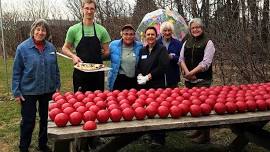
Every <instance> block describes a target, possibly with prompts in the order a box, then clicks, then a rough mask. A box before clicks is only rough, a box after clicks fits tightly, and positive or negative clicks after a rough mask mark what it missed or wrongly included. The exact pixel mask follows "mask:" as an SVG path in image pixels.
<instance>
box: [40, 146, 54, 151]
mask: <svg viewBox="0 0 270 152" xmlns="http://www.w3.org/2000/svg"><path fill="white" fill-rule="evenodd" d="M37 150H38V151H39V152H52V150H51V148H50V147H49V146H45V147H38V148H37Z"/></svg>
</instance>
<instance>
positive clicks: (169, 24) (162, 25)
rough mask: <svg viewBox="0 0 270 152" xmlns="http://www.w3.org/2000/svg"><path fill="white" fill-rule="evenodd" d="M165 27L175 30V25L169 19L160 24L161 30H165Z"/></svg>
mask: <svg viewBox="0 0 270 152" xmlns="http://www.w3.org/2000/svg"><path fill="white" fill-rule="evenodd" d="M165 29H169V30H172V32H174V26H173V24H172V23H171V22H169V21H166V22H163V23H162V24H161V25H160V31H161V32H163V31H164V30H165Z"/></svg>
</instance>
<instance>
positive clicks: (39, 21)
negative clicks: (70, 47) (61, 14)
mask: <svg viewBox="0 0 270 152" xmlns="http://www.w3.org/2000/svg"><path fill="white" fill-rule="evenodd" d="M38 26H41V27H43V28H45V29H46V37H45V39H46V40H48V38H49V37H50V35H51V33H50V29H49V24H48V22H47V21H46V20H44V19H37V20H36V21H35V22H34V23H33V24H32V25H31V30H30V36H31V37H33V36H34V32H35V29H36V28H37V27H38Z"/></svg>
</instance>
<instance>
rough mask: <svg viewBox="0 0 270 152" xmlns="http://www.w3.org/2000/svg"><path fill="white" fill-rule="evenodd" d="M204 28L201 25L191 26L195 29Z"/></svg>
mask: <svg viewBox="0 0 270 152" xmlns="http://www.w3.org/2000/svg"><path fill="white" fill-rule="evenodd" d="M200 28H202V27H201V26H194V27H191V29H192V30H195V29H200Z"/></svg>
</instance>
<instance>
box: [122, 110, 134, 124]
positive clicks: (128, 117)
mask: <svg viewBox="0 0 270 152" xmlns="http://www.w3.org/2000/svg"><path fill="white" fill-rule="evenodd" d="M122 115H123V118H124V120H126V121H131V120H132V119H133V117H134V115H135V112H134V110H133V109H132V108H130V107H127V108H125V109H124V110H123V111H122Z"/></svg>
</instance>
